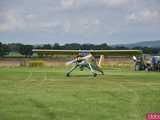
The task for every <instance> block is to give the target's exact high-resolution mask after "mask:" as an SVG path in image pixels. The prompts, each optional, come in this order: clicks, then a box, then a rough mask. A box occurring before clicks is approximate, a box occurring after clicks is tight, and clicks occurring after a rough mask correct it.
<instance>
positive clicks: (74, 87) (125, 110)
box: [0, 67, 160, 120]
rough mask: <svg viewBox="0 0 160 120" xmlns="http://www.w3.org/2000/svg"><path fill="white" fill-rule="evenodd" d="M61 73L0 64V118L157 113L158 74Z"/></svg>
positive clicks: (105, 118)
mask: <svg viewBox="0 0 160 120" xmlns="http://www.w3.org/2000/svg"><path fill="white" fill-rule="evenodd" d="M64 72H65V70H64V69H63V67H56V68H47V67H42V68H27V67H26V68H23V67H17V68H0V120H145V115H146V113H148V112H160V73H153V72H149V73H148V72H134V71H127V70H105V71H104V72H105V75H104V76H97V77H93V76H92V75H91V74H90V73H89V72H86V71H83V72H81V71H76V72H74V73H73V75H71V77H65V75H64ZM88 73H89V74H88Z"/></svg>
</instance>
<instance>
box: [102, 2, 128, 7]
mask: <svg viewBox="0 0 160 120" xmlns="http://www.w3.org/2000/svg"><path fill="white" fill-rule="evenodd" d="M100 1H102V3H104V4H106V5H107V6H109V7H122V6H124V5H126V4H127V3H129V0H100Z"/></svg>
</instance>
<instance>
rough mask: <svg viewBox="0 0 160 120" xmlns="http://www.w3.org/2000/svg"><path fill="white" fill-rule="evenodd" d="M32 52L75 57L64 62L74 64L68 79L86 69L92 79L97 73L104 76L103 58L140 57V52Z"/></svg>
mask: <svg viewBox="0 0 160 120" xmlns="http://www.w3.org/2000/svg"><path fill="white" fill-rule="evenodd" d="M32 51H33V52H35V53H37V54H38V55H41V56H43V55H76V58H75V59H73V60H72V61H69V62H66V65H71V64H74V66H73V67H72V68H71V69H70V70H69V71H68V72H67V73H66V76H67V77H69V76H70V74H71V72H72V71H74V70H75V69H76V68H80V70H81V71H82V70H84V68H88V69H89V70H90V71H91V72H92V74H93V76H94V77H96V76H97V74H98V73H101V74H102V75H103V74H104V72H103V70H102V66H101V65H102V63H103V60H104V56H140V55H142V51H141V50H45V49H33V50H32ZM94 56H100V59H99V62H98V63H97V61H96V59H95V57H94Z"/></svg>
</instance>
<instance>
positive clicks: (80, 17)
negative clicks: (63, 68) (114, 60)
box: [0, 0, 160, 44]
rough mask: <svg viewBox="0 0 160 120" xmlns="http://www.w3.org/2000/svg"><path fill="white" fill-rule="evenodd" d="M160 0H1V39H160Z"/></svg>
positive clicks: (32, 41) (83, 41)
mask: <svg viewBox="0 0 160 120" xmlns="http://www.w3.org/2000/svg"><path fill="white" fill-rule="evenodd" d="M159 6H160V0H0V41H1V42H6V43H8V42H21V43H29V44H41V43H55V42H58V43H61V44H63V43H72V42H79V43H96V44H98V43H104V42H106V43H109V44H117V43H120V44H121V43H133V42H138V41H147V40H160V7H159Z"/></svg>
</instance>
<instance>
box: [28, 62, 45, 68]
mask: <svg viewBox="0 0 160 120" xmlns="http://www.w3.org/2000/svg"><path fill="white" fill-rule="evenodd" d="M41 66H44V61H30V62H29V67H41Z"/></svg>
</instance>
